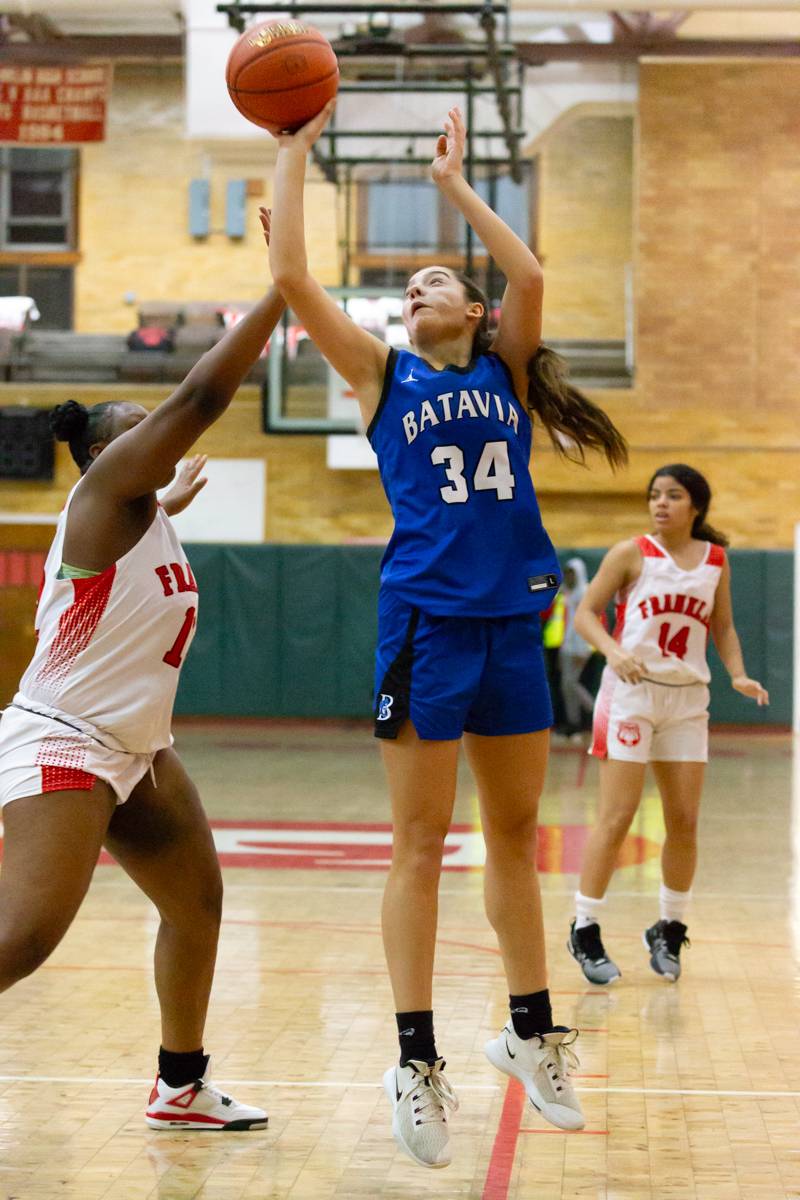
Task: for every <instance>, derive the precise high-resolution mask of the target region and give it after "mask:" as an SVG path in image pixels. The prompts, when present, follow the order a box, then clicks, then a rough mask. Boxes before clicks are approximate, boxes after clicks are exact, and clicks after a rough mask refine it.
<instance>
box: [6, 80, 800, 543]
mask: <svg viewBox="0 0 800 1200" xmlns="http://www.w3.org/2000/svg"><path fill="white" fill-rule="evenodd" d="M145 79H149V80H150V82H149V83H148V84H147V87H146V86H145ZM154 81H155V82H154ZM148 88H151V89H152V90H151V91H148ZM148 97H149V99H148ZM154 97H155V98H154ZM165 97H171V100H170V104H169V105H168V106H167V107H164V99H165ZM181 104H182V100H181V88H180V76H179V73H178V71H177V70H176V69H173V68H164V69H160V68H152V69H150V74H149V75H148V73H147V72H145V73H144V76H143V75H142V74H141V69H140V68H136V69H135V70H134V69H133V68H124V69H122V70H120V72H119V73H118V77H117V83H116V86H115V99H114V106H113V111H112V124H111V127H110V130H109V141H108V142H107V143H106V144H105V145H103V146H100V147H95V148H92V149H86V150H84V151H82V155H83V172H82V201H81V202H82V213H81V216H82V234H81V244H82V249H83V251H84V259H83V263H82V265H81V267H80V268H79V269H78V314H79V327H80V328H83V329H102V330H109V329H127V328H129V327H130V324H131V320H130V318H131V315H132V313H131V309H130V308H128V307H126V306H124V305H123V304H122V302H121V295H122V292H123V291H124V290H127V289H128V288H131V289H132V290H135V291H136V292H137V293H138V294H139V295H140V298H142V299H149V298H159V297H163V298H177V299H212V298H220V291H221V289H223V290H224V293H225V295H226V296H227V297H230V298H247V297H248V296H253V297H254V296H255V295H257V294H258V291H259V290H260V287H261V285H262V284H263V281H264V278H265V273H264V274H260V271H261V268H259V267H254V265H253V264H254V263H258V262H263V259H259V255H260V254H262V251H261V247H260V245H259V244H258V237H257V236H256V235H255V234H254V233H252V232H249V233H248V238H247V239H246V242H245V243H244V244H243V245H232V244H231V243H229V242H228V240H227V239H225V238H224V237H222V238H220V237H218V236H217V235H214V236H212V238H210V239H209V240H208V242H206V243H203V244H199V245H195V244H194V243H193V242H192V241H191V239H189V237H188V234H187V232H186V228H187V220H186V209H187V196H186V189H187V183H188V179H189V178H191V177H192V176H193V175H196V174H199V173H201V168H202V166H203V160H202V155H203V154H204V153H207V154H209V155H210V158H209V162H210V164H211V165H210V170H211V174H212V184H213V186H214V187H216V179H217V177H219V179H224V178H225V177H226V175H225V173H226V171H227V172H228V177H236V178H242V177H248V178H249V177H253V172H255V167H256V165H259V169H260V163H261V160H260V159H259V163H258V164H256V163H254V162H253V159H252V155H253V151H252V149H251V148H249V147H245V148H239V149H237V148H236V147H227V148H226V149H225V150H224V153H223V150H222V149H217V150H214V148H210V149H209V148H208V147H206V148H199V147H195V146H192V145H190V144H188V143H185V142H184V141H183V138H182V111H181ZM798 111H800V63H792V62H789V61H786V60H782V61H779V62H761V61H757V62H755V61H754V62H749V61H738V62H691V63H687V62H664V61H658V62H652V63H651V62H645V63H643V64H642V65H641V71H640V100H639V108H638V114H637V123H636V137H635V155H634V157H635V162H636V172H635V176H636V177H635V186H634V189H633V208H634V219H633V225H634V230H635V237H634V262H635V283H636V302H637V303H636V318H637V376H636V386H635V387H634V388H633V389H632V390H630V391H624V392H623V391H620V392H597V393H595V394H594V399H595V400H597V401H598V402H599V403H601V404H602V405H603V406H604V407H605V408H606V409H607V410H608V412H609V413H610V414H611V415H612V417H613V418H614V420H615V421H616V422H617V423H618V424H619V426H620V428H621V429H623V431H624V432H625V433H626V435H627V436H628V438H629V440H630V443H631V450H632V454H631V465H630V467H629V469H628V470H627V471H625V472H621V473H620V474H619V475H618V476H617V477H616V478H615V477H614V476H612V475H611V473H610V472H609V471H608V470H607V469H606V468H605V467H604V466H602V464H594V465H593V467H592V469H591V470H589V471H586V470H581V469H579V468H577V467H571V466H568V465H564V464H563V463H561V462H559V460H557V458H556V456H555V455H554V454H553V452H552V451H551V450H550V449H549V447H548V444H547V440H546V438H545V437H544V436H542V435H539V436H537V439H536V446H537V449H536V450H535V454H534V476H535V479H536V482H537V486H538V489H539V494H540V498H541V502H542V509H543V512H544V516H545V521H546V523H547V525H548V527H549V529H550V531H551V533H552V535H553V538H554V540H555V541H556V542H557V543H560V544H562V545H584V546H589V545H607V544H608V543H609V542H611V541H613V540H615V539H617V538H619V537H623V536H626V535H628V534H631V533H634V532H638V531H639V530H641V528H642V527H643V524H644V519H645V508H644V503H643V496H642V493H643V489H644V487H645V485H646V483H647V480H648V478H649V476H650V474H651V472H652V470H653V469H654V468H655V467H656V466H658V465H660V464H662V463H663V462H669V461H676V460H683V461H688V462H690V463H692V464H693V465H695V466H697V467H699V469H701V470H702V471H704V472H705V473H706V474H707V475H708V476H709V479H710V480H711V483H712V486H713V488H714V491H715V504H714V509H713V516H714V518H715V523H717V524H718V525H719V526H720V527H721V528H723V529H726V530H727V531H728V532H729V533H730V535H731V536H732V539H733V542H734V544H735V545H737V546H759V547H789V546H791V544H792V533H793V527H794V522H795V520H796V519H797V517H798V514H800V470H799V469H798V468H800V437H799V436H798V433H797V415H798V400H799V399H800V317H798V314H799V313H800V272H798V269H797V263H798V261H800V139H798V137H797V113H798ZM131 114H133V116H131ZM148 114H149V115H148ZM145 117H147V120H145ZM592 119H594V118H592ZM598 119H599V118H598ZM121 123H122V125H121ZM581 123H582V122H575V123H574V127H573V125H572V124H570V123H566V124H564V125H563V127H561V128H559V127H556V128H555V129H554V131H553V135H554V138H561V137H568V138H569V139H572V140H573V142H574V145H575V146H577V144H578V142H579V141H580V140H581V139H583V138H584V135H585V134H586V132H587V131H586V130H582V129H581V128H580V126H581ZM622 124H623V122H622V121H618V124H617V126H616V128H615V130H614V133H615V134H618V133H619V132H620V130H621V128H622ZM122 126H124V129H125V131H126V132H125V136H124V137H122V136H121V132H120V130H121V128H122ZM145 129H147V133H145ZM609 137H610V135H609ZM151 140H152V141H153V142H154V143H155V145H156V149H155V150H153V149H152V146H151V145H150V142H151ZM118 142H119V143H120V144H118ZM611 142H613V144H614V146H615V149H614V155H613V156H612V159H613V162H616V163H617V164H619V163H621V162H622V161H623V158H624V155H623V152H622V139H621V138H620V139H619V140H617V141H614V140H613V139H611V140H609V138H605V139H599V140H598V139H597V138H595V140H594V141H592V140H591V139H589V140H588V141H584V150H585V152H586V162H587V163H589V164H591V171H592V172H595V173H597V172H598V171H599V168H598V166H597V157H596V154H597V153H598V147H602V146H603V145H605V146H608V145H610V144H611ZM148 147H149V148H148ZM590 151H591V153H590ZM537 152H539V153H546V145H545V144H543V145H542V146H540V147H538V148H537ZM258 153H259V155H260V150H259V152H258ZM592 154H594V155H595V157H594V158H592ZM237 155H239V158H238V159H237V157H236V156H237ZM148 156H149V157H148ZM268 156H269V147H267V150H266V151H265V159H264V164H265V165H264V172H263V173H264V178H265V179H266V180H267V185H266V187H267V195H268V190H269V182H268V180H269V161H268ZM568 157H569V156H562V152H561V149H560V148H559V149H558V150H556V146H555V142H554V147H553V154H552V155H551V157H550V161H549V162H548V163H547V165H546V167H545V170H544V171H543V181H544V193H545V194H544V195H543V196H542V206H543V225H542V228H541V235H542V237H543V239H544V241H543V246H542V248H543V252H544V254H545V256H546V259H547V260H548V261H547V262H546V271H547V274H548V280H547V289H546V304H547V314H546V324H547V327H548V329H550V330H551V331H553V330H554V327H555V326H557V322H558V321H559V320H561V315H560V314H561V312H562V304H566V303H567V300H568V298H569V293H570V288H571V287H572V286H574V285H568V284H567V283H565V281H566V280H567V279H568V277H569V272H573V278H574V272H576V271H579V269H580V266H581V263H582V260H583V259H584V258H585V261H586V270H587V278H588V273H589V271H590V268H591V266H592V264H591V261H590V257H591V249H592V239H591V238H587V239H586V240H585V242H583V243H581V239H580V238H579V237H578V234H575V235H574V237H573V235H572V233H570V230H569V228H568V223H567V224H565V223H564V222H563V221H561V218H560V217H559V218H558V220H556V216H557V213H556V209H555V208H554V205H553V203H552V202H551V200H550V198H549V195H548V189H549V188H550V187H551V186H552V187H555V184H554V182H553V180H554V171H555V164H556V162H557V161H558V160H559V159H563V161H564V163H565V170H566V162H567V158H568ZM145 160H146V161H145ZM610 161H611V160H610ZM251 166H252V172H251V169H250V168H251ZM162 167H163V169H164V170H165V171H167V172H168V176H169V178H170V179H171V183H170V184H169V185H168V186H165V187H164V189H163V190H158V197H157V203H156V202H154V201H153V196H154V195H155V191H154V189H159V188H160V184H157V183H155V182H154V177H155V176H156V175H158V174H159V171H160V170H161V169H162ZM123 168H124V169H123ZM570 169H572V168H570ZM215 172H218V173H219V175H218V176H217V174H215ZM556 175H557V172H556ZM573 178H574V188H575V191H576V193H577V194H580V195H582V196H584V197H586V196H588V195H590V194H591V190H592V189H591V186H590V181H587V180H583V182H581V180H580V179H579V178H578V176H575V175H573ZM559 186H560V187H562V192H564V191H565V190H570V189H566V188H565V185H562V184H560V183H559ZM599 187H600V175H599V174H597V179H596V187H595V191H596V190H597V188H599ZM221 194H222V189H220V195H221ZM612 194H614V187H609V188H608V189H607V190H606V192H605V195H606V196H608V197H609V199H608V201H607V202H608V206H609V222H610V228H611V227H612V226H613V227H614V230H615V231H614V232H613V236H611V235H610V236H609V240H608V241H607V242H606V243H605V245H606V247H608V246H612V245H616V246H617V247H618V249H619V251H620V252H621V251H622V249H623V248H624V238H623V237H622V234H621V230H622V228H623V224H624V222H622V220H621V218H620V216H619V210H618V209H617V208H614V206H613V204H612V202H611V199H610V197H611V195H612ZM617 194H621V189H620V191H619V193H617ZM258 202H259V201H258V200H257V199H253V200H252V201H251V202H250V203H251V204H252V218H253V220H252V221H251V222H250V224H251V226H252V227H253V228H254V224H253V222H254V218H255V207H256V205H257V204H258ZM548 205H549V206H550V207H549V213H550V215H549V216H548ZM612 208H614V215H612V214H611V211H610V210H611V209H612ZM334 210H335V204H334V197H333V194H332V191H331V189H329V188H328V186H327V185H326V184H324V183H321V182H315V183H314V184H313V185H312V186H311V187H310V188H309V195H308V220H307V226H308V230H309V242H310V258H311V262H312V265H313V268H314V270H315V271H316V272H317V274H318V275H319V277H320V278H321V279H322V280H323V281H324V282H333V281H334V280H335V279H336V275H337V273H336V258H335V255H336V238H335V212H334ZM575 212H576V213H577V209H576V210H575ZM90 216H92V218H93V220H92V222H91V223H90V220H89V218H90ZM575 219H576V220H577V219H578V218H577V216H576V218H575ZM559 221H561V228H562V232H563V240H562V241H559V235H558V234H557V229H558V226H559ZM617 222H618V224H615V223H617ZM216 223H217V221H216V219H215V224H216ZM159 230H160V232H159ZM154 231H155V232H154ZM154 237H155V239H156V240H155V241H154V240H153V239H154ZM570 239H572V240H570ZM603 253H604V254H605V255H606V257H605V259H604V261H605V263H606V264H608V263H609V262H611V261H613V260H614V254H612V253H611V252H610V251H608V250H607V249H606V250H604V251H603ZM614 253H616V251H615V252H614ZM123 268H124V269H123ZM551 270H552V279H550V278H549V275H550V271H551ZM248 289H249V290H248ZM559 296H562V297H565V298H564V299H563V300H560V299H559ZM581 309H583V306H581ZM612 310H613V306H609V308H608V309H607V314H608V313H611V312H612ZM590 315H591V312H590ZM604 319H605V318H604ZM598 328H599V326H598ZM564 332H565V334H566V333H569V334H571V335H572V336H577V333H576V329H575V327H574V326H573V325H571V324H570V325H569V327H566V326H565V327H564ZM603 336H609V335H603ZM76 391H77V392H78V394H80V395H83V396H84V397H85V398H86V399H87V400H90V401H91V400H93V399H103V398H107V397H108V396H109V394H110V389H108V388H91V387H87V386H83V387H81V388H79V389H76V388H75V387H70V388H48V387H47V386H46V385H40V386H39V387H36V386H33V385H24V384H20V385H0V403H16V402H25V403H42V404H52V403H56V402H58V401H59V400H61V399H64V398H65V397H66V396H67V395H72V394H75V393H76ZM114 394H115V395H118V396H119V398H131V397H133V398H136V399H139V400H144V401H145V402H147V403H154V402H156V401H157V400H158V399H159V398H160V397H161V396H162V395H163V390H159V389H141V388H139V389H137V388H130V387H129V388H119V389H118V390H117V391H116V392H115V393H114ZM199 448H200V449H202V450H205V451H207V452H208V453H210V454H214V455H218V456H234V455H235V456H242V455H245V456H246V455H249V454H252V455H258V456H263V457H264V458H265V459H266V461H267V464H268V468H267V469H268V486H267V537H268V538H269V539H270V540H279V541H309V542H335V541H340V540H342V539H344V538H349V537H370V536H373V537H384V536H386V535H387V534H388V532H389V529H390V518H389V514H388V510H387V506H386V503H385V501H384V499H383V497H382V493H381V488H380V482H379V480H378V478H377V475H376V474H373V473H371V472H362V471H358V472H356V471H352V472H351V471H341V472H332V471H328V470H327V468H326V466H325V447H324V441H323V439H321V438H288V437H280V438H265V437H264V436H263V435H262V434H261V433H260V416H259V406H258V397H257V395H256V394H255V392H254V391H253V390H252V389H242V391H241V392H240V394H239V396H238V397H237V399H236V400H235V401H234V404H233V405H232V408H231V411H230V412H229V413H228V414H227V415H226V417H225V418H224V419H223V420H222V421H221V422H220V423H219V424H218V425H217V426H216V427H215V428H214V429H212V430H210V431H209V432H208V434H207V435H205V437H204V438H203V439H202V442H201V443H200V447H199ZM73 478H74V476H73V473H72V469H71V467H70V465H69V462H68V459H67V456H66V451H65V448H64V447H59V458H58V473H57V478H56V481H55V485H54V486H53V487H52V488H45V487H42V486H41V485H27V486H26V487H19V486H17V485H14V484H11V483H9V482H5V483H0V509H4V510H9V509H10V510H14V511H24V510H31V509H33V510H38V511H55V510H57V509H58V507H59V506H60V504H61V502H62V501H63V497H64V495H65V492H66V489H67V487H68V485H69V482H70V481H71V480H72V479H73Z"/></svg>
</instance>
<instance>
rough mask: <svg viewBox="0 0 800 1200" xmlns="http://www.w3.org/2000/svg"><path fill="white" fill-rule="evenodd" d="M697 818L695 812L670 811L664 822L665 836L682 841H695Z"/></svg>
mask: <svg viewBox="0 0 800 1200" xmlns="http://www.w3.org/2000/svg"><path fill="white" fill-rule="evenodd" d="M697 819H698V814H697V813H696V812H678V813H672V814H671V815H670V817H669V819H668V820H667V822H666V826H667V837H672V838H679V839H680V841H682V842H694V841H696V840H697Z"/></svg>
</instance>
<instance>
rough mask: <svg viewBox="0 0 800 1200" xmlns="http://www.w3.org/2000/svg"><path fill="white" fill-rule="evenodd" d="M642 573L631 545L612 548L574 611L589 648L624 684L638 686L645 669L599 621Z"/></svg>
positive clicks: (636, 548)
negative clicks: (593, 647)
mask: <svg viewBox="0 0 800 1200" xmlns="http://www.w3.org/2000/svg"><path fill="white" fill-rule="evenodd" d="M641 569H642V556H641V552H640V550H639V548H638V546H637V545H636V543H635V542H633V541H627V542H618V543H617V544H616V546H612V547H611V549H610V550H609V552H608V554H607V555H606V556H605V558H604V559H603V561H602V562H601V564H600V567H599V569H598V572H597V574H596V575H595V577H594V579H593V580H592V581H591V583H590V584H589V586H588V587H587V589H586V591H585V592H584V593H583V596H582V598H581V601H580V604H579V605H578V607H577V609H576V610H575V629H576V630H577V632H578V633H579V634H580V635H581V637H582V638H584V639H585V640H586V641H587V642H588V643H589V645H590V646H595V647H596V648H597V649H598V650H599V651H600V653H601V654H603V655H605V658H606V660H607V662H608V665H609V666H610V667H611V669H612V671H614V672H615V674H617V675H618V676H619V677H620V679H624V680H625V682H626V683H640V682H641V680H642V679H643V678H644V674H645V666H644V663H643V662H642V660H641V659H640V658H639V657H638V656H637V655H636V654H629V653H628V652H627V651H626V650H623V649H622V647H621V646H620V645H619V643H618V642H616V641H615V640H614V638H613V637H612V636H611V635H610V634H609V633H608V631H607V630H606V629H605V628H604V626H603V623H602V621H601V620H600V614H601V613H604V612H605V610H606V608H607V607H608V605H609V603H610V602H611V600H612V598H613V596H615V595H616V593H617V592H621V591H622V590H623V589H624V588H626V587H629V586H630V584H631V583H633V581H634V580H635V579H636V578H637V577H638V575H639V573H640V571H641Z"/></svg>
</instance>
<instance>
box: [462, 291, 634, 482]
mask: <svg viewBox="0 0 800 1200" xmlns="http://www.w3.org/2000/svg"><path fill="white" fill-rule="evenodd" d="M453 273H454V275H455V277H456V279H458V281H459V282H460V284H461V286H462V287H463V288H464V291H465V293H466V295H467V299H468V300H471V301H474V302H477V303H478V304H482V305H483V316H482V317H481V319H480V321H479V322H478V326H477V328H476V330H475V335H474V338H473V341H472V357H473V358H477V357H478V355H480V354H485V353H486V351H487V350H488V349H489V347H490V346H491V344H492V334H491V332H490V330H489V301H488V299H487V298H486V296H485V294H484V293H483V292H482V291H481V289H480V288H479V287H478V285H477V283H475V281H474V280H473V279H470V278H469V276H468V275H463V274H462V273H461V272H460V271H455V272H453ZM526 407H527V409H528V412H529V413H530V414H531V416H532V417H533V416H537V417H538V418H539V420H540V421H541V423H542V425H544V427H545V429H546V430H547V433H548V436H549V438H550V441H551V442H552V443H553V447H554V449H555V450H556V453H558V454H560V455H561V457H562V458H566V459H568V460H569V461H570V462H574V463H578V464H580V465H581V466H585V465H586V451H587V450H597V451H599V452H600V453H601V454H604V455H605V457H606V458H607V460H608V463H609V465H610V467H611V469H612V470H614V471H616V470H617V469H618V468H619V467H624V466H625V464H626V463H627V461H628V443H627V442H626V441H625V438H624V437H623V436H622V434H621V433H620V431H619V430H618V429H617V427H616V425H615V424H614V422H613V421H612V420H611V418H610V417H609V416H608V415H607V414H606V413H605V412H604V411H603V409H602V408H600V407H599V405H597V404H594V403H593V401H591V400H590V399H589V398H588V397H587V396H584V394H583V392H581V391H579V390H578V388H576V387H575V385H574V384H572V383H570V380H569V368H568V366H567V363H566V360H565V359H563V358H562V357H561V355H560V354H556V352H555V350H551V349H550V347H549V346H539V348H538V350H537V351H536V353H535V354H534V355H533V357H532V358H531V359H530V361H529V363H528V396H527V401H526Z"/></svg>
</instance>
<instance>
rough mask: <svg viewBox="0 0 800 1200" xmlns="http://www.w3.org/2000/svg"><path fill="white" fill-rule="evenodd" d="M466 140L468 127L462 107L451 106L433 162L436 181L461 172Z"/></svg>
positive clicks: (438, 181)
mask: <svg viewBox="0 0 800 1200" xmlns="http://www.w3.org/2000/svg"><path fill="white" fill-rule="evenodd" d="M466 140H467V127H466V125H465V124H464V118H463V117H462V115H461V109H460V108H451V109H450V111H449V112H448V114H447V120H446V121H445V123H444V133H443V134H440V136H439V140H438V141H437V143H436V154H435V155H434V158H433V162H432V163H431V177H432V179H433V181H434V183H443V182H444V181H445V180H446V179H452V178H453V176H455V175H460V174H461V164H462V162H463V160H464V143H465V142H466Z"/></svg>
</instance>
